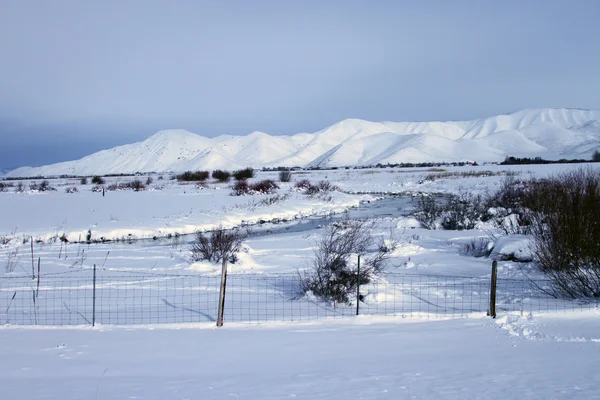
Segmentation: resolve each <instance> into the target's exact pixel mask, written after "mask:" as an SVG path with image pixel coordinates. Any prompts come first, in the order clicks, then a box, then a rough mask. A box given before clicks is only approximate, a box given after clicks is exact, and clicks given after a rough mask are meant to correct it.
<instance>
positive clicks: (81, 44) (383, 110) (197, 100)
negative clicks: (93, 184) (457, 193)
mask: <svg viewBox="0 0 600 400" xmlns="http://www.w3.org/2000/svg"><path fill="white" fill-rule="evenodd" d="M599 16H600V1H596V0H589V1H587V0H570V1H562V0H558V1H557V0H552V1H545V0H539V1H533V0H531V1H530V0H514V1H506V0H505V1H479V0H473V1H459V0H452V1H447V0H443V1H400V0H395V1H366V0H365V1H352V0H349V1H333V0H328V1H322V0H319V1H308V0H302V1H260V0H253V1H242V0H240V1H236V2H234V1H211V2H208V1H206V2H205V1H200V0H190V1H185V0H177V1H167V0H164V1H155V0H139V1H135V0H115V1H112V0H102V1H92V0H73V1H62V0H52V1H45V0H39V1H28V0H0V167H17V166H22V165H43V164H47V163H51V162H57V161H66V160H70V159H75V158H80V157H81V156H83V155H86V154H89V153H91V152H93V151H97V150H101V149H103V148H109V147H113V146H114V145H118V144H125V143H130V142H133V141H138V140H142V139H144V138H146V137H147V136H150V135H151V134H153V133H155V132H156V131H158V130H160V129H167V128H184V129H188V130H190V131H192V132H195V133H199V134H202V135H205V136H217V135H220V134H225V133H229V134H247V133H250V132H252V131H254V130H260V131H264V132H267V133H270V134H292V133H298V132H313V131H316V130H319V129H322V128H324V127H326V126H328V125H330V124H332V123H334V122H337V121H339V120H342V119H344V118H363V119H368V120H376V121H380V120H392V121H406V120H451V119H473V118H478V117H486V116H491V115H495V114H501V113H507V112H511V111H515V110H518V109H522V108H533V107H579V108H592V109H600V72H599V71H600V51H598V50H599V48H600V24H599V23H598V17H599Z"/></svg>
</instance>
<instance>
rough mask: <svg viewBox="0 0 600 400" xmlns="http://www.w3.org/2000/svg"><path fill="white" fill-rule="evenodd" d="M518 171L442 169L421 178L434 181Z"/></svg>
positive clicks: (510, 173)
mask: <svg viewBox="0 0 600 400" xmlns="http://www.w3.org/2000/svg"><path fill="white" fill-rule="evenodd" d="M518 174H519V172H516V171H496V172H494V171H444V172H440V173H436V174H427V175H426V176H425V177H424V178H423V180H425V181H435V180H436V179H443V178H452V179H455V178H482V177H486V176H498V175H505V176H515V175H518Z"/></svg>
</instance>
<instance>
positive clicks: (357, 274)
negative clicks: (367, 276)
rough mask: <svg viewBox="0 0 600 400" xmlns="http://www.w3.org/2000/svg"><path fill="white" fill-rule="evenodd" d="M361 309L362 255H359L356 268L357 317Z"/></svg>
mask: <svg viewBox="0 0 600 400" xmlns="http://www.w3.org/2000/svg"><path fill="white" fill-rule="evenodd" d="M359 308H360V254H359V255H358V266H357V268H356V315H358V313H359V311H360V310H359Z"/></svg>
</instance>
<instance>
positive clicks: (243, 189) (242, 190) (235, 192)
mask: <svg viewBox="0 0 600 400" xmlns="http://www.w3.org/2000/svg"><path fill="white" fill-rule="evenodd" d="M248 193H250V185H248V182H246V181H238V182H236V184H235V185H233V186H232V187H231V195H232V196H243V195H245V194H248Z"/></svg>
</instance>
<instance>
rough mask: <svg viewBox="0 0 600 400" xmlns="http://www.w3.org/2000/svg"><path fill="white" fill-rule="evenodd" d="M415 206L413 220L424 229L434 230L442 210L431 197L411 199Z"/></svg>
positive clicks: (423, 196)
mask: <svg viewBox="0 0 600 400" xmlns="http://www.w3.org/2000/svg"><path fill="white" fill-rule="evenodd" d="M413 204H414V206H415V214H414V216H415V219H416V220H417V221H419V223H420V224H421V226H422V227H423V228H425V229H435V228H436V225H437V221H438V219H439V218H440V216H441V215H442V208H441V207H440V205H439V204H438V200H436V198H435V197H433V196H425V195H421V196H417V197H413Z"/></svg>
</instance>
